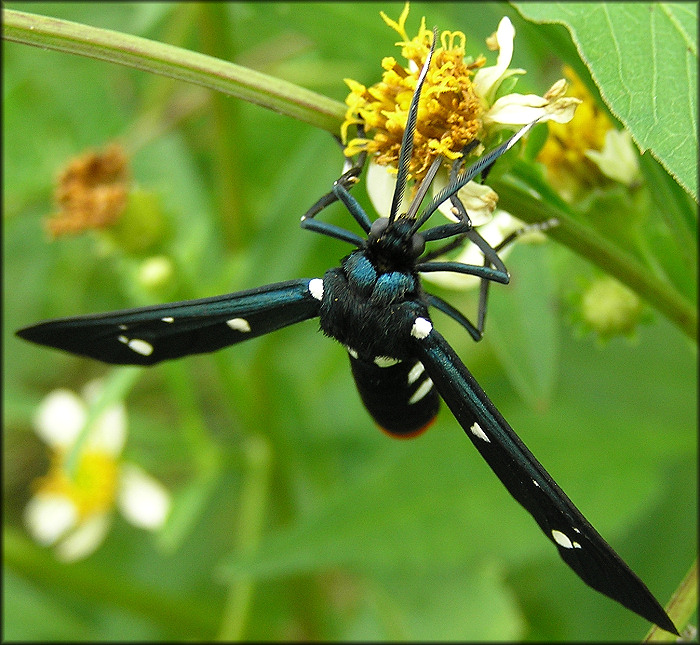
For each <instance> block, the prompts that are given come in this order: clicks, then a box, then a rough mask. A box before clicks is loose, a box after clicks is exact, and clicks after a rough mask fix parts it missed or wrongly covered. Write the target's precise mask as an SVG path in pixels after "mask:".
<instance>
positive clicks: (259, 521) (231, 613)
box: [218, 435, 271, 641]
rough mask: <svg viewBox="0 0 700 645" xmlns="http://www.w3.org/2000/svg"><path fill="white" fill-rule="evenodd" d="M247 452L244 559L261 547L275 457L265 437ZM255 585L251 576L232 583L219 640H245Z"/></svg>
mask: <svg viewBox="0 0 700 645" xmlns="http://www.w3.org/2000/svg"><path fill="white" fill-rule="evenodd" d="M243 450H244V455H245V459H246V466H247V468H246V474H245V481H244V484H243V489H242V491H241V499H240V508H239V511H238V517H239V522H238V531H237V534H236V551H237V552H238V554H240V555H241V556H250V555H252V554H253V553H254V552H255V550H256V549H257V547H258V544H259V542H260V535H261V532H262V527H263V521H264V519H265V517H266V514H267V507H268V485H269V480H270V461H271V458H270V446H269V443H268V441H267V440H266V439H265V438H264V437H263V436H262V435H254V436H251V437H248V438H247V439H246V442H245V444H244V446H243ZM254 584H255V582H254V578H253V577H252V576H250V575H247V574H243V575H241V576H238V577H236V578H234V579H233V581H232V582H231V584H230V587H229V592H228V596H227V599H226V605H225V607H224V613H223V617H222V620H221V627H220V629H219V634H218V640H222V641H238V640H241V639H242V638H243V636H244V632H245V626H246V621H247V618H248V613H249V610H250V603H251V600H252V597H253V589H254Z"/></svg>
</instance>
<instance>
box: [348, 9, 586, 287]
mask: <svg viewBox="0 0 700 645" xmlns="http://www.w3.org/2000/svg"><path fill="white" fill-rule="evenodd" d="M408 11H409V7H408V3H407V4H406V5H405V7H404V9H403V11H402V13H401V16H400V17H399V19H398V21H395V20H392V19H390V18H388V17H387V16H386V15H385V14H384V13H383V12H381V16H382V18H383V19H384V21H385V22H386V24H387V25H388V26H389V27H391V28H392V29H393V30H394V31H396V32H397V33H398V34H399V35H400V37H401V40H400V41H399V42H398V43H397V45H398V46H399V47H401V55H402V56H403V57H404V58H405V59H406V61H407V62H406V64H405V65H403V66H402V65H400V64H399V63H398V62H397V61H396V60H395V59H394V58H393V57H387V58H384V60H383V61H382V67H383V69H384V73H383V76H382V80H381V82H379V83H376V84H375V85H372V86H371V87H365V86H364V85H362V84H360V83H358V82H357V81H354V80H352V79H346V82H347V84H348V86H349V87H350V94H349V95H348V97H347V99H346V104H347V106H348V110H347V113H346V119H345V122H344V123H343V127H342V134H343V137H344V138H346V136H347V132H348V128H349V127H350V126H351V125H353V124H357V125H359V124H362V125H363V127H364V129H365V132H366V135H365V136H364V137H359V138H355V139H351V140H350V141H348V143H347V147H346V148H345V154H346V155H347V156H348V157H350V156H353V155H355V154H357V153H359V152H362V151H366V152H367V153H368V154H369V163H368V168H367V181H366V186H367V192H368V194H369V197H370V199H371V201H372V205H373V206H374V208H375V210H376V211H377V213H378V214H379V215H380V216H382V217H386V216H387V215H388V214H389V210H390V205H391V200H392V196H393V193H394V187H395V183H396V166H397V164H398V156H399V151H400V149H401V140H402V137H403V132H404V129H405V126H406V121H407V117H408V109H409V106H410V102H411V98H412V96H413V93H414V91H415V87H416V83H417V78H418V75H419V72H420V70H421V69H422V66H423V63H424V61H425V59H426V57H427V54H428V52H429V50H430V46H431V44H432V41H433V32H432V31H431V30H429V29H427V28H426V26H425V18H423V19H422V20H421V25H420V28H419V30H418V34H417V35H416V36H415V37H413V38H411V37H410V36H409V35H408V33H407V32H406V27H405V24H406V19H407V17H408ZM514 39H515V29H514V27H513V24H512V23H511V21H510V20H509V19H508V18H507V17H504V18H503V19H502V20H501V21H500V23H499V25H498V29H497V30H496V32H495V33H494V34H493V35H492V36H491V37H490V38H489V39H488V40H487V45H488V46H489V48H490V49H492V50H497V51H498V54H497V57H496V63H495V65H492V66H485V63H486V59H485V58H484V57H483V56H480V57H478V58H477V59H476V60H473V59H471V58H469V57H467V56H466V55H465V43H466V36H465V35H464V33H462V32H461V31H443V32H442V33H441V34H440V35H439V38H438V43H436V47H435V51H434V53H433V60H432V63H431V66H430V68H429V69H428V71H427V73H426V76H425V82H424V84H423V90H422V92H421V97H420V101H419V105H418V116H417V122H416V129H415V134H414V143H413V154H412V158H411V161H410V164H409V176H410V180H411V181H412V182H413V184H414V187H415V185H416V184H417V182H419V181H420V180H421V179H422V178H423V177H424V176H425V173H426V171H427V169H428V168H429V167H430V166H431V164H432V163H433V161H434V160H435V158H436V157H438V156H439V155H441V156H442V157H443V159H444V160H445V163H444V166H443V168H441V169H440V171H439V172H438V174H437V175H436V177H435V179H434V181H433V185H432V186H431V191H432V194H433V196H435V195H436V194H437V193H438V192H439V191H440V190H442V189H443V188H444V187H445V186H446V185H447V183H448V175H449V166H450V165H451V164H452V162H453V161H454V160H455V159H460V158H462V156H463V154H464V153H463V151H464V149H465V147H466V146H469V145H470V144H471V145H472V149H471V151H470V152H469V153H468V156H469V157H478V156H480V155H481V154H483V151H484V148H485V146H486V147H489V146H491V147H492V145H493V144H495V142H497V141H500V140H501V135H500V132H501V131H502V130H511V131H515V130H518V129H519V128H520V127H522V126H524V125H527V124H529V123H532V122H533V121H540V122H544V121H555V122H557V123H566V122H568V121H570V120H571V119H572V118H573V116H574V112H575V110H576V107H577V106H578V105H579V104H580V103H581V101H580V99H577V98H574V97H569V96H565V93H566V90H567V83H566V81H565V80H564V79H562V80H560V81H557V82H556V83H555V84H554V85H553V86H552V87H551V88H550V89H549V90H548V91H547V92H546V93H545V94H544V95H543V96H537V95H534V94H526V95H525V94H517V93H511V94H506V95H504V96H500V97H499V91H500V90H501V89H502V84H503V81H504V80H506V79H508V78H510V77H513V76H517V75H520V74H524V73H525V70H522V69H519V68H511V67H510V64H511V61H512V58H513V51H514ZM465 162H466V165H468V164H469V159H466V160H465ZM410 197H411V190H410V189H409V190H407V191H406V192H405V201H404V205H403V207H402V208H400V209H399V211H398V212H399V213H402V212H405V210H406V206H407V204H408V202H410ZM457 197H458V198H459V199H460V201H461V202H462V203H463V205H464V207H465V209H466V211H467V215H468V216H469V218H470V220H471V222H472V224H473V225H474V226H480V225H482V224H484V223H486V222H488V221H490V220H491V218H492V216H493V213H494V211H495V209H496V206H497V203H498V195H497V194H496V193H495V191H494V190H493V189H491V188H490V187H488V186H486V185H483V184H480V183H477V182H474V181H471V182H469V183H468V184H466V185H465V186H464V187H463V188H461V189H460V190H459V192H458V193H457ZM439 210H440V212H441V213H443V215H445V217H447V218H449V219H451V220H453V221H457V218H456V217H455V215H454V213H453V211H452V204H451V203H450V202H449V200H448V201H446V202H444V203H443V204H441V205H440V207H439ZM505 219H506V215H501V216H499V222H504V221H505ZM516 221H517V220H516ZM516 227H517V226H516ZM493 228H494V229H499V228H501V225H500V224H497V225H494V227H493ZM506 228H511V227H510V226H507V227H506ZM496 243H497V242H496ZM469 246H471V245H469ZM460 261H462V260H460ZM481 262H483V257H482V258H481V261H480V262H478V263H481ZM433 277H434V274H431V275H430V276H429V277H428V279H433ZM459 277H464V276H459ZM467 277H468V276H467ZM467 282H471V281H469V280H468V281H467ZM477 282H478V281H477Z"/></svg>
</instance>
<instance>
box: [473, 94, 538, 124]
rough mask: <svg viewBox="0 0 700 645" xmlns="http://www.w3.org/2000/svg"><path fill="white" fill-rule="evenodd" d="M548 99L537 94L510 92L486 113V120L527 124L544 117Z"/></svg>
mask: <svg viewBox="0 0 700 645" xmlns="http://www.w3.org/2000/svg"><path fill="white" fill-rule="evenodd" d="M547 105H549V102H548V101H547V99H545V98H542V97H541V96H537V94H508V95H506V96H502V97H501V98H500V99H498V100H497V101H496V102H495V103H494V104H493V105H492V106H491V109H490V110H489V111H488V112H487V113H486V114H485V115H484V121H485V122H492V123H500V124H501V125H525V124H526V123H531V122H532V121H534V120H535V119H538V118H541V117H544V116H545V114H546V110H545V108H546V106H547Z"/></svg>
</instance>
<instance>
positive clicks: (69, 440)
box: [34, 389, 87, 448]
mask: <svg viewBox="0 0 700 645" xmlns="http://www.w3.org/2000/svg"><path fill="white" fill-rule="evenodd" d="M86 418H87V409H86V407H85V404H84V403H83V401H82V399H80V397H78V395H77V394H75V392H71V391H70V390H66V389H59V390H54V391H53V392H50V393H49V394H48V395H47V396H46V397H45V398H44V399H43V400H42V402H41V403H40V404H39V408H38V410H37V412H36V415H35V417H34V427H35V430H36V433H37V434H38V435H39V437H41V439H42V440H43V441H45V442H46V443H47V444H48V445H49V446H52V447H54V448H66V447H68V446H70V445H72V444H73V442H74V441H75V439H76V437H77V436H78V433H79V432H80V430H81V429H82V427H83V425H84V424H85V419H86Z"/></svg>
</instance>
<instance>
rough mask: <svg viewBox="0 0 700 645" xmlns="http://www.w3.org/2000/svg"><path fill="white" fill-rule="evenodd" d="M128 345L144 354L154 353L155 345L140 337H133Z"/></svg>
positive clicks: (138, 352)
mask: <svg viewBox="0 0 700 645" xmlns="http://www.w3.org/2000/svg"><path fill="white" fill-rule="evenodd" d="M126 345H127V347H128V348H129V349H132V350H134V351H135V352H136V353H137V354H141V355H142V356H150V355H151V354H152V353H153V345H151V343H148V342H146V341H145V340H141V339H140V338H132V339H131V340H130V341H129V342H128V343H127V344H126Z"/></svg>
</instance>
